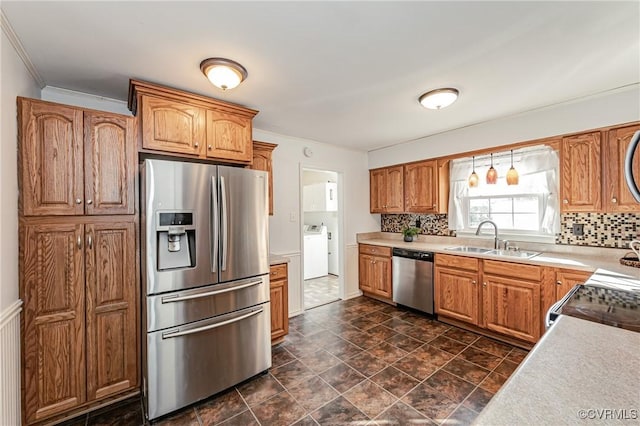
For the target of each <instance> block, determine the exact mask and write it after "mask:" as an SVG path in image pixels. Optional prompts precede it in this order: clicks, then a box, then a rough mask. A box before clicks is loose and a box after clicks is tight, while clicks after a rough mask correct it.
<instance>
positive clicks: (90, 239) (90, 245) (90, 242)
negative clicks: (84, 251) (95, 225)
mask: <svg viewBox="0 0 640 426" xmlns="http://www.w3.org/2000/svg"><path fill="white" fill-rule="evenodd" d="M87 245H88V246H89V250H91V249H93V237H92V236H91V234H89V237H87Z"/></svg>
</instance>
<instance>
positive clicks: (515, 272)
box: [484, 260, 542, 281]
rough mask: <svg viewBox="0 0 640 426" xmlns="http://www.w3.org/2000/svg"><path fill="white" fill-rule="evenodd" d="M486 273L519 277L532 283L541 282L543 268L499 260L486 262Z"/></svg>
mask: <svg viewBox="0 0 640 426" xmlns="http://www.w3.org/2000/svg"><path fill="white" fill-rule="evenodd" d="M484 273H485V274H493V275H503V276H506V277H513V276H517V277H518V278H520V279H524V280H531V281H540V280H541V279H542V268H540V267H539V266H533V265H523V264H521V263H512V262H500V261H497V260H485V261H484Z"/></svg>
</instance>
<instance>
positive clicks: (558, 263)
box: [358, 232, 640, 279]
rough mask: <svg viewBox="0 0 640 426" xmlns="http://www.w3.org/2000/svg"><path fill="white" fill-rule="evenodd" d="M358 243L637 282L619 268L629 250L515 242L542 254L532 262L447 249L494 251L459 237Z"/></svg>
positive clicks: (368, 237) (636, 271)
mask: <svg viewBox="0 0 640 426" xmlns="http://www.w3.org/2000/svg"><path fill="white" fill-rule="evenodd" d="M358 243H361V244H374V245H380V246H385V247H398V248H405V249H413V250H424V251H431V252H435V253H443V254H451V255H458V256H466V257H477V258H481V259H493V260H502V261H505V262H517V263H526V264H530V265H540V266H552V267H556V268H568V269H575V270H583V271H589V272H594V271H596V269H601V270H603V271H609V272H612V273H619V274H624V275H628V276H630V277H633V278H636V279H640V268H633V267H630V266H624V265H621V264H620V262H619V259H620V258H621V257H623V256H624V254H625V253H627V252H629V250H625V249H611V248H596V247H581V246H558V245H555V244H534V243H530V244H527V243H519V242H516V243H517V244H518V245H519V246H520V248H521V249H522V250H527V251H537V252H541V254H540V255H538V256H535V257H533V258H531V259H524V258H512V257H509V256H498V255H488V254H478V253H467V252H455V251H449V250H446V248H447V247H455V246H462V245H468V246H474V247H486V248H490V249H492V248H493V239H490V240H487V239H470V238H458V237H438V236H428V235H420V236H419V238H418V240H417V241H415V240H414V241H413V242H411V243H407V242H404V241H403V240H402V235H400V234H393V233H385V232H374V233H369V234H358Z"/></svg>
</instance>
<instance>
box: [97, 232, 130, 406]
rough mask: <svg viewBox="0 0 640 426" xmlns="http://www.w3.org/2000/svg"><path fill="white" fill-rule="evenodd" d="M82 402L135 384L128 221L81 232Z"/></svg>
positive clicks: (120, 390)
mask: <svg viewBox="0 0 640 426" xmlns="http://www.w3.org/2000/svg"><path fill="white" fill-rule="evenodd" d="M85 259H86V274H87V281H86V294H87V319H86V321H87V400H95V399H101V398H104V397H106V396H109V395H112V394H116V393H119V392H122V391H123V390H126V389H131V388H134V387H135V386H137V384H138V379H137V377H138V364H137V359H138V352H137V342H138V337H137V336H138V326H137V324H138V314H137V304H138V295H137V294H138V286H137V284H136V268H135V259H136V250H135V228H134V224H133V222H132V221H129V222H112V223H95V224H89V225H86V229H85Z"/></svg>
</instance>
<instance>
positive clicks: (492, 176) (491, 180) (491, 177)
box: [487, 153, 498, 185]
mask: <svg viewBox="0 0 640 426" xmlns="http://www.w3.org/2000/svg"><path fill="white" fill-rule="evenodd" d="M497 182H498V172H497V171H496V169H494V168H493V153H491V167H489V170H488V171H487V184H489V185H495V184H496V183H497Z"/></svg>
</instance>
